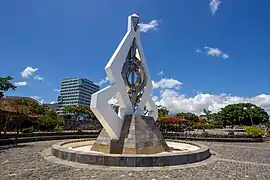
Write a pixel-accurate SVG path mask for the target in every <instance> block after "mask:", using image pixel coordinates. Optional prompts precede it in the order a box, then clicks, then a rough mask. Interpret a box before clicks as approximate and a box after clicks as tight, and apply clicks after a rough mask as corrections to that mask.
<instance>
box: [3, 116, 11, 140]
mask: <svg viewBox="0 0 270 180" xmlns="http://www.w3.org/2000/svg"><path fill="white" fill-rule="evenodd" d="M9 119H10V117H9V116H7V117H6V121H5V126H4V137H5V136H6V134H7V125H8V122H9Z"/></svg>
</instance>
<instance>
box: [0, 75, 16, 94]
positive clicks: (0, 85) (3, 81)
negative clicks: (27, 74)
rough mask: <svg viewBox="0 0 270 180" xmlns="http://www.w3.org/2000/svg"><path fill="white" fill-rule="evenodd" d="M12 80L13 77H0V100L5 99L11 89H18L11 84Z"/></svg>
mask: <svg viewBox="0 0 270 180" xmlns="http://www.w3.org/2000/svg"><path fill="white" fill-rule="evenodd" d="M11 80H13V78H12V77H11V76H7V77H0V98H2V97H4V92H6V91H8V90H9V89H13V90H15V89H16V86H15V85H14V84H13V83H11V82H10V81H11Z"/></svg>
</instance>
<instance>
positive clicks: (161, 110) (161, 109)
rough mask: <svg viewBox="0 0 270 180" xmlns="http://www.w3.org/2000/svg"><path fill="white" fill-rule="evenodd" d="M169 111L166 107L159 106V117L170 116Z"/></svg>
mask: <svg viewBox="0 0 270 180" xmlns="http://www.w3.org/2000/svg"><path fill="white" fill-rule="evenodd" d="M168 114H169V110H168V109H167V108H166V107H163V106H158V117H165V116H168Z"/></svg>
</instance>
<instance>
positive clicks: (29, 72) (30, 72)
mask: <svg viewBox="0 0 270 180" xmlns="http://www.w3.org/2000/svg"><path fill="white" fill-rule="evenodd" d="M37 70H38V68H32V67H29V66H28V67H27V68H25V69H24V70H23V72H21V75H22V77H23V78H29V77H30V76H33V74H34V73H35V72H36V71H37Z"/></svg>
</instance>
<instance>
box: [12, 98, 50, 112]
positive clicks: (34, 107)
mask: <svg viewBox="0 0 270 180" xmlns="http://www.w3.org/2000/svg"><path fill="white" fill-rule="evenodd" d="M15 102H16V103H18V104H20V105H24V106H27V107H28V108H29V110H30V111H31V112H33V113H35V114H38V115H42V114H45V112H46V111H47V109H48V108H47V107H46V106H44V105H41V104H39V103H38V102H36V101H34V100H31V99H17V100H15Z"/></svg>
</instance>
